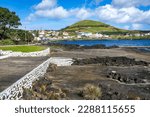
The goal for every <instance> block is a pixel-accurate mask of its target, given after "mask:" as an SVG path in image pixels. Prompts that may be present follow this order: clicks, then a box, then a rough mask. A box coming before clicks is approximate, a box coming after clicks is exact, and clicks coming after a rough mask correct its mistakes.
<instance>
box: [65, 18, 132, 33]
mask: <svg viewBox="0 0 150 117" xmlns="http://www.w3.org/2000/svg"><path fill="white" fill-rule="evenodd" d="M62 30H63V31H67V32H75V31H81V32H92V33H97V32H100V33H105V34H109V33H110V34H112V33H127V32H129V31H128V30H123V29H119V28H116V27H113V26H111V25H108V24H105V23H102V22H98V21H93V20H82V21H79V22H77V23H75V24H73V25H71V26H68V27H66V28H64V29H62Z"/></svg>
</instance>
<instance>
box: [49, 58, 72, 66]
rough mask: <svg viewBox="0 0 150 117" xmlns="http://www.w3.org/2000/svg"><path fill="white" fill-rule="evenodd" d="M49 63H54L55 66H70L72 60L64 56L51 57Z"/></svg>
mask: <svg viewBox="0 0 150 117" xmlns="http://www.w3.org/2000/svg"><path fill="white" fill-rule="evenodd" d="M51 63H53V64H56V65H57V66H71V64H72V63H73V61H72V59H71V58H66V57H51Z"/></svg>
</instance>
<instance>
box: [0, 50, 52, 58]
mask: <svg viewBox="0 0 150 117" xmlns="http://www.w3.org/2000/svg"><path fill="white" fill-rule="evenodd" d="M49 54H50V48H48V49H46V50H43V51H38V52H28V53H24V52H12V51H2V50H0V55H2V56H0V58H1V57H3V56H8V57H36V56H47V55H49Z"/></svg>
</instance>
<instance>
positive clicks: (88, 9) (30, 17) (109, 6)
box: [0, 0, 150, 30]
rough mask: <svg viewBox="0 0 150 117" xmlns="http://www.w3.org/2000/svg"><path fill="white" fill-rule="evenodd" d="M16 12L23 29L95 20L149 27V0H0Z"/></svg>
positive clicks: (59, 26) (47, 28) (138, 27)
mask: <svg viewBox="0 0 150 117" xmlns="http://www.w3.org/2000/svg"><path fill="white" fill-rule="evenodd" d="M0 7H4V8H8V9H9V10H11V11H15V12H16V14H17V15H18V16H19V17H20V19H21V23H22V26H20V27H19V28H21V29H29V30H34V29H37V30H39V29H40V30H41V29H43V30H44V29H46V30H59V29H61V28H65V27H66V26H69V25H71V24H73V23H75V22H77V21H80V20H96V21H101V22H104V23H107V24H110V25H112V26H115V27H118V28H122V29H129V30H150V0H0Z"/></svg>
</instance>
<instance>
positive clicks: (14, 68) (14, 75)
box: [0, 57, 49, 92]
mask: <svg viewBox="0 0 150 117" xmlns="http://www.w3.org/2000/svg"><path fill="white" fill-rule="evenodd" d="M48 58H49V57H12V58H7V59H2V60H0V92H1V91H3V90H4V89H6V88H7V87H9V86H10V85H11V84H13V83H14V82H16V81H17V80H19V79H20V78H21V77H23V76H24V75H26V74H27V73H29V72H30V71H31V70H33V69H34V68H35V67H37V66H38V65H40V64H41V63H43V62H44V61H46V60H47V59H48Z"/></svg>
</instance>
